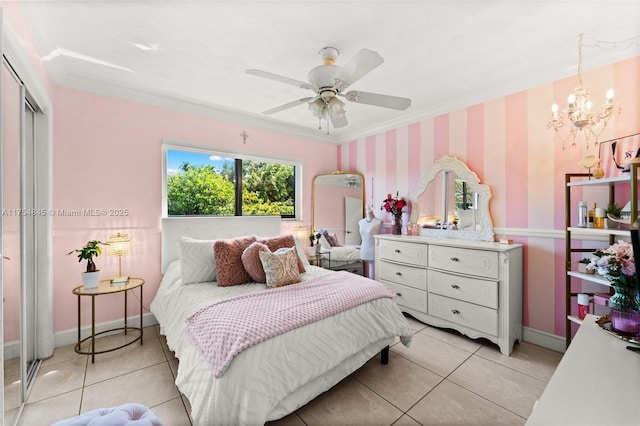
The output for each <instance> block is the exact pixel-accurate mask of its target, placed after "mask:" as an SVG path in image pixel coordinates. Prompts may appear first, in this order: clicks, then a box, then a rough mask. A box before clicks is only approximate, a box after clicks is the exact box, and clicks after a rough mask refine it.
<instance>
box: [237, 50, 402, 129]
mask: <svg viewBox="0 0 640 426" xmlns="http://www.w3.org/2000/svg"><path fill="white" fill-rule="evenodd" d="M318 53H319V54H320V56H321V57H322V60H323V64H322V65H319V66H317V67H315V68H313V69H312V70H311V71H309V74H308V75H307V80H308V83H305V82H303V81H300V80H295V79H292V78H289V77H284V76H281V75H278V74H273V73H270V72H267V71H261V70H256V69H250V70H247V71H246V72H247V74H250V75H255V76H258V77H263V78H268V79H270V80H275V81H279V82H281V83H286V84H291V85H293V86H297V87H299V88H301V89H311V90H313V91H314V92H315V93H316V95H315V96H310V97H306V98H301V99H297V100H295V101H293V102H289V103H286V104H284V105H280V106H277V107H275V108H271V109H269V110H267V111H264V113H263V114H275V113H276V112H280V111H284V110H286V109H289V108H293V107H295V106H298V105H301V104H304V103H306V104H308V106H309V110H310V111H311V112H312V113H313V115H314V116H315V117H318V120H319V121H320V122H321V120H323V119H325V120H326V119H327V116H328V117H329V119H330V120H331V124H332V125H333V127H334V128H339V127H344V126H346V125H347V124H348V122H347V117H346V115H345V109H344V102H342V101H341V100H340V99H338V98H344V99H346V100H347V101H349V102H354V103H360V104H367V105H374V106H380V107H384V108H391V109H396V110H400V111H404V110H405V109H407V108H408V107H409V106H410V105H411V99H408V98H401V97H397V96H389V95H381V94H378V93H370V92H361V91H359V90H351V91H349V92H347V93H344V94H343V93H342V92H343V91H344V90H345V89H346V88H347V87H349V86H350V85H352V84H353V83H355V82H356V81H358V80H359V79H361V78H362V77H363V76H365V75H366V74H368V73H369V72H370V71H372V70H373V69H374V68H376V67H377V66H379V65H380V64H382V63H383V62H384V59H382V56H380V55H379V54H378V53H377V52H374V51H373V50H369V49H362V50H360V51H359V52H358V53H357V54H356V55H355V56H354V57H353V58H352V59H351V60H350V61H349V62H347V64H346V65H345V66H344V67H339V66H337V65H335V62H336V59H337V58H338V55H339V54H340V52H338V49H336V48H335V47H324V48H322V49H320V52H318ZM319 128H321V126H320V127H319ZM327 134H329V128H328V125H327Z"/></svg>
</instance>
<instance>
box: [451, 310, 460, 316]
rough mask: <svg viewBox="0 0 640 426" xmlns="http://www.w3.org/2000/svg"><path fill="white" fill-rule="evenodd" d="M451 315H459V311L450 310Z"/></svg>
mask: <svg viewBox="0 0 640 426" xmlns="http://www.w3.org/2000/svg"><path fill="white" fill-rule="evenodd" d="M451 313H452V314H453V315H460V311H459V310H457V309H452V310H451Z"/></svg>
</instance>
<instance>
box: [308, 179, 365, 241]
mask: <svg viewBox="0 0 640 426" xmlns="http://www.w3.org/2000/svg"><path fill="white" fill-rule="evenodd" d="M311 204H312V206H311V226H312V227H313V229H316V230H319V229H325V230H327V231H328V232H329V233H331V234H335V235H336V237H337V238H338V242H339V243H340V244H341V245H358V244H360V231H359V229H358V221H359V220H360V219H362V218H363V217H364V176H363V175H362V174H361V173H357V172H342V171H334V172H330V173H325V174H319V175H317V176H315V177H314V178H313V186H312V197H311Z"/></svg>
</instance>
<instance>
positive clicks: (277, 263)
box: [258, 247, 300, 288]
mask: <svg viewBox="0 0 640 426" xmlns="http://www.w3.org/2000/svg"><path fill="white" fill-rule="evenodd" d="M258 255H259V256H260V261H261V262H262V267H263V268H264V273H265V276H266V279H267V288H271V287H282V286H285V285H289V284H295V283H298V282H300V272H299V271H298V265H297V264H298V255H297V253H296V249H295V247H291V248H280V249H278V250H276V251H275V252H273V253H271V252H266V251H261V252H258Z"/></svg>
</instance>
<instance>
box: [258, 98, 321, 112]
mask: <svg viewBox="0 0 640 426" xmlns="http://www.w3.org/2000/svg"><path fill="white" fill-rule="evenodd" d="M312 100H313V98H301V99H297V100H295V101H293V102H289V103H286V104H284V105H280V106H277V107H275V108H271V109H268V110H266V111H265V112H263V114H275V113H276V112H280V111H284V110H285V109H289V108H293V107H294V106H298V105H300V104H305V103H307V102H310V101H312Z"/></svg>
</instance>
